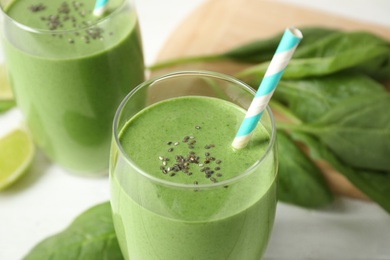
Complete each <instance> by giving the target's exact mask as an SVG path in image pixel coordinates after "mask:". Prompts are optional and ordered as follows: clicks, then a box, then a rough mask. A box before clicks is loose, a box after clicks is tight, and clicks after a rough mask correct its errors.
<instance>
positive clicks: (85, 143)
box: [2, 0, 144, 172]
mask: <svg viewBox="0 0 390 260" xmlns="http://www.w3.org/2000/svg"><path fill="white" fill-rule="evenodd" d="M94 4H95V0H85V1H80V0H79V1H66V0H65V1H64V0H46V1H45V0H41V1H36V0H14V1H13V2H12V1H11V2H10V3H9V4H8V5H7V6H3V9H4V11H5V12H6V14H7V15H8V16H9V17H11V18H12V19H13V20H14V21H11V20H10V19H9V18H7V19H5V22H4V25H5V26H4V28H3V34H2V37H3V45H4V52H5V58H6V63H7V68H8V71H9V75H10V81H11V83H12V86H13V89H14V92H15V96H16V100H17V104H18V107H19V108H20V109H21V111H22V112H23V114H24V116H25V118H26V120H27V123H28V126H29V128H30V130H31V132H32V134H33V137H34V139H35V141H36V143H37V144H38V145H39V146H40V147H41V148H42V149H43V151H44V152H45V153H46V155H47V156H49V157H50V158H51V159H52V160H53V161H55V162H57V163H58V164H60V165H61V166H63V167H65V168H67V169H70V170H72V171H75V172H97V171H102V170H104V169H106V168H107V167H108V157H109V147H110V137H111V125H112V119H113V117H114V113H115V109H116V108H117V107H118V105H119V103H120V101H121V100H122V99H123V98H124V97H125V96H126V94H127V93H129V91H130V90H131V89H133V88H134V87H135V86H136V85H138V84H139V83H140V82H142V81H143V80H144V65H143V55H142V46H141V42H140V34H139V28H138V23H137V16H136V13H135V11H134V8H133V7H132V6H131V5H127V4H124V3H123V1H122V0H110V1H109V8H108V10H107V12H106V13H105V14H104V16H103V17H94V16H93V14H92V10H93V7H94ZM24 25H25V26H29V27H30V28H35V29H25V28H24V27H23V26H24Z"/></svg>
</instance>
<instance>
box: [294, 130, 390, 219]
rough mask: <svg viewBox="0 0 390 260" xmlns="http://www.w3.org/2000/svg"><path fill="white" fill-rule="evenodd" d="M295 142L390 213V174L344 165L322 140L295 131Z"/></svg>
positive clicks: (314, 158)
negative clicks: (326, 163)
mask: <svg viewBox="0 0 390 260" xmlns="http://www.w3.org/2000/svg"><path fill="white" fill-rule="evenodd" d="M291 135H292V137H293V139H294V140H297V141H299V142H302V143H304V144H305V145H306V147H308V148H309V154H310V157H311V158H312V159H313V160H325V161H327V162H328V163H329V164H330V165H332V167H333V168H334V169H335V170H337V171H338V172H339V173H341V174H342V175H344V176H345V177H346V178H347V179H348V180H349V181H350V182H351V183H352V184H353V185H354V186H355V187H356V188H358V189H359V190H360V191H362V192H363V193H365V194H366V195H367V196H368V197H370V198H371V199H372V200H373V201H375V202H376V203H378V204H379V205H380V206H381V207H382V208H383V209H385V210H386V211H387V212H388V213H390V200H389V198H390V172H389V171H367V170H359V169H356V168H353V167H350V166H347V165H345V164H343V163H342V162H341V161H340V160H339V159H338V158H337V157H336V156H335V155H334V154H333V153H332V152H331V151H330V150H329V149H328V148H326V147H325V146H324V145H323V144H321V142H320V140H319V139H317V138H315V137H313V136H310V135H307V134H304V133H302V132H298V131H293V132H292V133H291Z"/></svg>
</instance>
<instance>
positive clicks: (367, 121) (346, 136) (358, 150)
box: [297, 93, 390, 171]
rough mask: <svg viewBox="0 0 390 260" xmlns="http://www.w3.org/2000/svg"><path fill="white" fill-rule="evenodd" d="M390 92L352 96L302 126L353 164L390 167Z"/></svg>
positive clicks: (355, 165)
mask: <svg viewBox="0 0 390 260" xmlns="http://www.w3.org/2000/svg"><path fill="white" fill-rule="evenodd" d="M388 111H390V94H389V93H382V94H371V95H366V96H358V97H352V98H349V99H347V100H344V102H342V103H339V104H336V105H334V106H333V107H332V108H331V109H329V111H328V112H327V113H326V114H324V115H323V116H322V117H321V118H319V119H318V120H316V121H313V122H312V123H309V124H307V125H301V126H298V127H297V128H298V129H301V130H303V131H305V132H308V133H311V134H314V135H315V136H317V137H318V138H319V139H320V140H321V142H322V143H324V144H325V145H326V146H327V147H329V149H330V150H331V151H332V152H334V153H335V154H336V155H337V156H338V157H339V158H340V159H341V160H342V161H343V162H344V163H347V164H348V165H350V166H353V167H358V168H363V169H372V170H383V171H390V113H389V112H388Z"/></svg>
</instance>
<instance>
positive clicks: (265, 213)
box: [110, 71, 277, 260]
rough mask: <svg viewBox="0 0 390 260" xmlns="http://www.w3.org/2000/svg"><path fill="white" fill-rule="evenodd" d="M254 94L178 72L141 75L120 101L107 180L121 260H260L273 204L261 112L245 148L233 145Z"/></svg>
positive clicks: (271, 144)
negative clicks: (141, 80) (145, 78)
mask: <svg viewBox="0 0 390 260" xmlns="http://www.w3.org/2000/svg"><path fill="white" fill-rule="evenodd" d="M254 95H255V92H254V90H253V89H251V88H250V87H249V86H247V85H246V84H245V83H242V82H241V81H238V80H236V79H234V78H232V77H229V76H226V75H222V74H217V73H213V72H206V71H183V72H175V73H172V74H166V75H162V76H160V77H157V78H153V79H150V80H148V81H146V82H144V83H142V84H140V85H139V86H138V87H137V88H135V89H134V90H133V91H132V92H131V93H130V94H129V95H128V96H127V97H126V98H125V99H124V100H123V101H122V103H121V105H120V106H119V108H118V110H117V112H116V115H115V118H114V126H113V141H112V146H111V156H110V185H111V205H112V211H113V219H114V224H115V230H116V234H117V237H118V240H119V244H120V247H121V250H122V253H123V255H124V257H125V259H147V260H154V259H160V260H172V259H194V260H195V259H199V260H204V259H213V260H219V259H220V260H227V259H232V260H237V259H245V260H259V259H261V257H262V255H263V253H264V251H265V249H266V246H267V243H268V239H269V236H270V233H271V229H272V225H273V221H274V216H275V206H276V179H277V153H276V148H275V126H274V121H273V116H272V114H271V112H270V110H269V109H268V108H267V110H266V111H265V112H264V114H263V116H262V118H261V121H260V122H259V124H258V125H257V128H256V129H255V131H254V133H253V136H252V138H251V141H250V143H249V144H248V146H247V147H246V148H244V149H241V150H234V149H233V148H232V141H233V139H234V137H235V135H236V132H237V131H238V128H239V126H240V124H241V122H242V120H243V118H244V116H245V113H246V109H247V108H248V107H249V105H250V103H251V101H252V99H253V97H254Z"/></svg>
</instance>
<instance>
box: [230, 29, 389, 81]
mask: <svg viewBox="0 0 390 260" xmlns="http://www.w3.org/2000/svg"><path fill="white" fill-rule="evenodd" d="M388 52H389V44H388V42H387V41H385V40H384V39H382V38H380V37H377V36H375V35H373V34H370V33H367V32H339V33H333V34H329V35H328V36H327V37H323V38H321V39H319V40H318V41H316V42H313V43H312V44H309V45H306V46H303V47H298V48H297V50H296V52H295V53H294V55H293V58H292V59H291V60H290V62H289V64H288V66H287V67H286V69H285V71H284V73H283V78H284V79H297V78H305V77H313V76H323V75H329V74H332V73H335V72H338V71H342V70H347V69H353V68H358V67H359V66H362V64H365V63H366V62H371V63H374V61H375V59H379V60H380V61H382V60H383V57H384V56H386V55H388ZM269 63H270V62H263V63H260V64H258V65H255V66H252V67H249V68H247V69H245V70H243V71H241V72H239V73H237V74H236V76H237V77H238V78H241V79H243V80H245V81H248V82H251V85H256V84H255V82H257V84H258V83H259V82H260V81H261V79H262V77H263V76H264V74H265V72H266V70H267V68H268V66H269ZM387 78H388V79H389V78H390V75H388V77H387Z"/></svg>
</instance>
